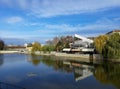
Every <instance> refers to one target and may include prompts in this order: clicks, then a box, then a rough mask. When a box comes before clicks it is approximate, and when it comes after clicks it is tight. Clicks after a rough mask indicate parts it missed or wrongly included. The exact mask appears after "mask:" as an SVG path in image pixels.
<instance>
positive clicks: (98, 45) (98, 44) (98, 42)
mask: <svg viewBox="0 0 120 89" xmlns="http://www.w3.org/2000/svg"><path fill="white" fill-rule="evenodd" d="M107 40H108V36H107V35H100V36H98V37H97V38H95V40H94V46H95V49H96V51H97V52H98V53H102V51H103V49H104V47H105V45H106V42H107Z"/></svg>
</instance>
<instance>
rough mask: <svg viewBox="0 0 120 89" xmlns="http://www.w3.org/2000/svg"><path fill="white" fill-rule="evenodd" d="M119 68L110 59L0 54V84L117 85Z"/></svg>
mask: <svg viewBox="0 0 120 89" xmlns="http://www.w3.org/2000/svg"><path fill="white" fill-rule="evenodd" d="M119 70H120V64H113V63H104V64H91V63H82V62H80V61H79V60H78V61H74V60H69V59H68V60H64V59H61V58H55V57H47V56H32V55H25V54H4V55H0V87H1V88H2V89H22V88H19V87H23V88H26V89H120V84H119V83H120V71H119ZM4 83H5V84H4ZM6 83H7V84H6ZM8 84H12V85H8ZM14 86H16V87H14ZM17 86H18V87H17Z"/></svg>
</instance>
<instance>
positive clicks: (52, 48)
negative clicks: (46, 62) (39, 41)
mask: <svg viewBox="0 0 120 89" xmlns="http://www.w3.org/2000/svg"><path fill="white" fill-rule="evenodd" d="M42 51H43V52H44V53H46V52H49V53H50V52H51V51H55V46H53V45H44V46H43V47H42Z"/></svg>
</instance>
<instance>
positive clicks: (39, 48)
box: [32, 42, 41, 53]
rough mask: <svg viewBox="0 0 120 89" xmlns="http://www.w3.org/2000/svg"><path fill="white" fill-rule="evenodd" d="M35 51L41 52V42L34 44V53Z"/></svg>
mask: <svg viewBox="0 0 120 89" xmlns="http://www.w3.org/2000/svg"><path fill="white" fill-rule="evenodd" d="M35 51H41V44H40V43H39V42H34V43H33V44H32V53H34V52H35Z"/></svg>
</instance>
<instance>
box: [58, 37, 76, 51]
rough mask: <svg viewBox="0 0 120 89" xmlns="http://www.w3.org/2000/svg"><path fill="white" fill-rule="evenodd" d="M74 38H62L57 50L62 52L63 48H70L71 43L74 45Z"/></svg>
mask: <svg viewBox="0 0 120 89" xmlns="http://www.w3.org/2000/svg"><path fill="white" fill-rule="evenodd" d="M73 41H74V38H73V37H72V36H66V37H63V36H62V37H61V38H60V40H59V42H58V43H57V44H56V50H57V51H61V50H62V49H63V48H69V47H70V45H69V44H70V43H73Z"/></svg>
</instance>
